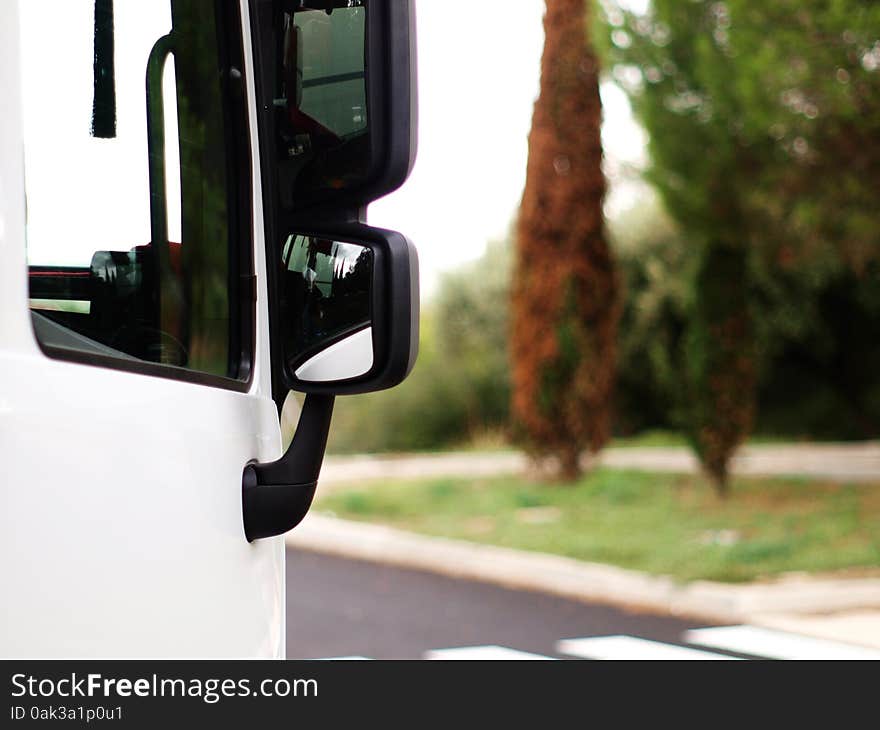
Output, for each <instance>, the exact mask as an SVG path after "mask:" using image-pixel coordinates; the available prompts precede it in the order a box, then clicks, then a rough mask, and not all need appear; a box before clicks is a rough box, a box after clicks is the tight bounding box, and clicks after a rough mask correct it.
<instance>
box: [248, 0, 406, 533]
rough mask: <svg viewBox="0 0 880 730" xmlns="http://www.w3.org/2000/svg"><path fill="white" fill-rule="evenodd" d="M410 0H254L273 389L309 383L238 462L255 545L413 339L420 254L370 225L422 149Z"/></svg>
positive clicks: (291, 523) (299, 502) (298, 507)
mask: <svg viewBox="0 0 880 730" xmlns="http://www.w3.org/2000/svg"><path fill="white" fill-rule="evenodd" d="M414 5H415V3H414V0H252V2H251V3H250V7H251V12H252V15H251V21H252V22H251V26H252V37H253V39H254V63H255V71H256V90H255V91H256V96H257V102H258V116H257V118H258V122H259V129H258V131H259V141H260V159H261V168H262V190H263V196H262V203H263V211H264V216H265V234H266V236H265V237H266V247H267V257H268V259H267V260H268V261H269V262H270V264H269V272H268V273H269V282H268V284H269V287H268V288H269V299H270V301H269V320H270V329H271V352H272V373H273V376H272V390H273V397H274V398H275V401H276V403H278V404H280V403H281V402H282V401H283V398H284V396H286V395H287V392H288V391H289V390H297V391H300V392H304V393H306V394H307V395H306V400H305V403H304V405H303V409H302V413H301V414H300V420H299V424H298V425H297V429H296V433H295V435H294V438H293V441H292V442H291V444H290V447H289V448H288V450H287V452H286V453H285V454H284V456H282V457H281V458H280V459H279V460H278V461H275V462H272V463H268V464H250V465H248V466H247V467H246V468H245V470H244V475H243V494H242V508H243V517H244V529H245V536H246V537H247V539H248V540H249V541H253V540H258V539H261V538H265V537H271V536H273V535H280V534H282V533H284V532H286V531H288V530H290V529H292V528H293V527H295V526H296V525H297V524H298V523H299V522H300V520H302V518H303V517H304V516H305V514H306V513H307V512H308V510H309V507H310V505H311V502H312V497H313V496H314V493H315V488H316V486H317V482H318V475H319V472H320V468H321V462H322V460H323V457H324V449H325V447H326V443H327V435H328V431H329V428H330V420H331V418H332V414H333V403H334V399H335V397H336V396H337V395H353V394H357V393H367V392H370V391H376V390H382V389H385V388H390V387H392V386H394V385H397V384H398V383H400V382H401V381H402V380H403V379H404V378H405V377H406V376H407V375H408V374H409V372H410V370H412V368H413V365H414V364H415V360H416V353H417V349H418V339H419V338H418V320H419V315H418V312H419V290H418V258H417V255H416V251H415V248H414V247H413V245H412V244H411V243H410V242H409V240H408V239H407V238H406V237H405V236H403V235H401V234H399V233H394V232H393V231H386V230H381V229H377V228H371V227H369V226H367V225H365V224H364V218H365V211H366V206H367V205H368V204H369V203H371V202H372V201H374V200H376V199H378V198H380V197H382V196H383V195H387V194H388V193H390V192H392V191H393V190H395V189H396V188H398V187H399V186H400V185H402V184H403V182H404V181H405V180H406V178H407V177H408V175H409V173H410V170H411V169H412V166H413V162H414V160H415V153H416V83H415V78H416V74H415V13H414Z"/></svg>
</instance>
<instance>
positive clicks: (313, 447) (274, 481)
mask: <svg viewBox="0 0 880 730" xmlns="http://www.w3.org/2000/svg"><path fill="white" fill-rule="evenodd" d="M334 400H335V397H334V396H332V395H315V394H310V395H307V396H306V400H305V403H304V404H303V409H302V413H300V417H299V423H298V424H297V427H296V433H295V434H294V437H293V441H292V442H291V443H290V447H289V448H288V449H287V451H286V452H285V454H284V456H282V457H281V458H280V459H279V460H278V461H273V462H271V463H269V464H249V465H248V466H246V467H245V469H244V475H243V477H242V509H243V512H244V532H245V537H247V541H248V542H253V541H254V540H261V539H263V538H266V537H274V536H276V535H283V534H284V533H285V532H287V531H288V530H292V529H293V528H294V527H296V526H297V525H298V524H299V523H300V522H301V521H302V519H303V517H305V516H306V513H307V512H308V511H309V507H311V505H312V499H313V498H314V496H315V488H316V487H317V486H318V475H319V474H320V472H321V462H322V461H323V459H324V450H325V449H326V447H327V435H328V433H329V431H330V420H331V417H332V415H333V402H334Z"/></svg>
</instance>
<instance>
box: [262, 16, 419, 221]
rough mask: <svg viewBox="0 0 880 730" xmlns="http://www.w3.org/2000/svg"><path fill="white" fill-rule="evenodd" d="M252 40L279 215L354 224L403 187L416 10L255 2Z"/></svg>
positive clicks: (412, 131) (412, 144)
mask: <svg viewBox="0 0 880 730" xmlns="http://www.w3.org/2000/svg"><path fill="white" fill-rule="evenodd" d="M254 30H255V37H256V39H257V43H256V44H255V50H256V56H257V58H256V61H257V68H258V89H257V93H258V97H259V99H260V113H261V117H262V119H261V137H262V138H263V139H262V142H263V144H262V146H263V159H264V165H268V166H269V167H270V169H271V172H272V181H271V182H272V187H273V189H274V190H275V192H276V204H277V206H278V210H279V213H281V214H282V215H284V214H293V215H297V214H305V215H307V216H308V217H310V218H324V217H326V216H327V215H328V214H329V215H333V214H334V213H338V212H339V211H345V212H346V216H347V217H348V218H349V220H352V219H355V218H357V217H358V212H359V211H360V210H361V209H362V208H364V207H365V206H366V205H368V204H369V203H370V202H372V201H373V200H376V199H378V198H380V197H382V196H383V195H387V194H388V193H390V192H392V191H394V190H396V189H397V188H398V187H400V186H401V185H402V184H403V182H404V181H405V180H406V178H407V177H408V175H409V173H410V171H411V170H412V167H413V164H414V161H415V156H416V148H417V91H416V74H415V67H416V54H415V9H414V0H352V2H349V0H344V1H343V0H311V1H310V0H256V2H255V4H254ZM334 43H335V46H334ZM330 46H332V47H334V48H335V47H339V46H344V47H347V46H353V47H355V48H356V50H357V52H353V53H349V54H347V56H346V58H344V59H338V58H330V59H328V58H327V54H326V48H327V47H330ZM361 49H362V53H361V52H360V51H361ZM341 55H342V54H340V56H341Z"/></svg>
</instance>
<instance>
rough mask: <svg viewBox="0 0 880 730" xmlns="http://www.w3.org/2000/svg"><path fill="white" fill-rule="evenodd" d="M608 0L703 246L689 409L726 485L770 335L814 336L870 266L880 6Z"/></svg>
mask: <svg viewBox="0 0 880 730" xmlns="http://www.w3.org/2000/svg"><path fill="white" fill-rule="evenodd" d="M602 4H603V6H604V7H605V10H606V18H607V20H608V26H607V27H606V28H605V30H604V32H602V33H600V34H599V37H600V39H605V40H604V50H605V51H606V53H607V54H608V57H609V60H610V61H611V63H612V64H614V67H615V76H616V78H617V79H618V81H619V82H620V83H621V85H622V86H623V87H624V89H625V90H626V91H627V92H628V93H629V96H630V99H631V101H632V103H633V107H634V109H635V111H636V114H637V115H638V117H639V118H640V119H641V121H642V122H643V124H644V125H645V127H646V128H647V130H648V131H649V133H650V137H651V141H650V154H651V160H652V167H651V169H650V171H649V173H648V176H649V178H650V180H651V181H652V182H653V183H654V184H655V185H656V186H657V188H658V190H659V191H660V193H661V195H662V197H663V200H664V203H665V205H666V207H667V208H668V210H669V211H670V213H671V214H672V216H673V218H674V219H675V220H676V221H677V222H678V223H679V225H680V226H681V229H682V231H683V232H684V235H685V236H686V237H687V238H688V241H689V243H690V244H691V246H692V247H693V248H694V249H695V255H696V257H697V259H698V260H699V264H698V266H697V270H698V272H699V273H698V274H697V277H696V279H695V286H694V294H695V298H694V301H693V306H692V308H691V312H692V316H691V317H690V318H689V319H690V322H689V329H690V332H689V334H688V336H687V350H686V352H687V372H688V374H689V376H690V377H689V384H690V388H691V390H690V394H689V405H690V408H689V412H690V419H689V422H690V427H691V428H690V430H691V434H692V437H693V439H694V443H695V446H696V448H697V451H698V453H699V454H700V456H701V458H702V459H703V463H704V465H705V466H706V467H707V468H708V470H709V471H710V473H712V474H713V476H715V478H716V480H717V482H718V483H719V484H723V482H724V478H725V475H726V466H725V465H726V462H727V460H728V459H729V457H730V455H731V454H732V453H733V450H734V449H735V448H736V446H737V445H738V443H739V442H740V441H741V440H742V439H743V438H744V437H745V436H746V435H747V433H748V430H749V428H750V423H751V415H752V413H753V411H754V401H755V393H756V388H755V385H756V383H757V382H758V376H759V368H760V363H759V362H758V361H757V360H756V358H755V355H756V354H757V353H759V352H760V351H761V350H764V353H763V354H764V358H765V361H767V360H769V359H771V358H772V357H773V356H774V349H776V351H777V353H778V347H779V344H778V343H779V340H778V339H776V340H775V339H774V338H772V337H770V336H769V335H770V333H771V332H773V331H774V330H776V331H778V329H779V328H780V327H781V326H785V327H788V329H789V334H790V336H792V337H798V336H800V337H805V336H806V333H807V332H808V331H810V329H811V319H810V317H811V314H814V313H815V312H816V310H817V309H818V308H820V306H821V305H820V302H821V300H822V298H823V296H824V293H825V292H826V291H827V289H828V288H829V286H832V285H834V283H835V282H837V281H839V280H840V279H841V277H844V278H845V277H847V276H850V275H852V276H855V277H857V278H860V279H864V278H865V277H869V276H871V275H872V271H873V268H874V267H873V266H872V261H873V260H874V259H876V257H877V234H876V231H877V223H878V220H877V213H876V210H877V207H878V206H877V205H876V191H877V190H878V189H880V145H878V143H877V139H878V138H880V93H878V91H880V86H878V84H880V74H878V68H880V5H877V4H874V3H863V2H860V1H859V0H797V1H795V0H779V1H778V2H773V3H761V2H757V1H756V0H726V1H725V2H716V1H706V0H692V1H689V2H680V1H679V0H654V1H653V2H652V4H651V6H650V8H649V11H648V13H647V14H645V15H638V14H634V13H631V12H626V11H625V10H624V9H623V8H622V7H621V5H620V4H618V3H616V2H613V1H612V0H606V1H603V3H602ZM609 41H610V42H609ZM731 276H735V277H736V278H735V279H734V280H731ZM756 292H758V293H759V295H758V296H756ZM758 306H760V313H761V316H760V317H755V316H754V314H755V311H756V307H758ZM737 308H738V309H737ZM794 308H798V309H799V313H800V314H799V313H798V312H793V311H791V310H792V309H794ZM786 310H788V311H787V312H786ZM780 314H783V317H782V318H781V319H780V318H776V319H774V316H776V315H780Z"/></svg>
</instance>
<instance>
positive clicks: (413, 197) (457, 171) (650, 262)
mask: <svg viewBox="0 0 880 730" xmlns="http://www.w3.org/2000/svg"><path fill="white" fill-rule="evenodd" d="M417 10H418V31H419V85H420V88H419V92H420V97H421V99H420V114H421V118H420V127H419V129H420V140H419V145H420V150H419V157H418V161H417V164H416V168H415V171H414V173H413V176H412V178H411V179H410V181H409V182H408V183H407V184H406V185H405V186H404V188H403V189H402V190H400V191H399V192H397V193H395V194H394V195H392V196H389V197H388V198H386V199H383V200H381V201H379V202H377V203H376V204H374V205H373V206H372V207H371V209H370V222H371V223H372V224H375V225H384V226H387V227H390V228H395V229H397V230H401V231H404V232H406V233H407V235H409V236H410V237H411V238H412V239H413V240H414V241H415V242H416V244H417V246H418V248H419V252H420V257H421V265H422V283H423V289H422V307H423V311H422V332H421V352H420V357H419V361H418V364H417V366H416V368H415V370H414V372H413V373H412V375H411V376H410V378H409V379H408V380H407V381H406V382H405V383H404V384H403V385H401V386H400V387H398V388H396V389H394V390H392V391H388V392H385V393H378V394H373V395H367V396H359V397H353V398H340V399H338V401H337V406H336V412H335V415H334V422H333V429H332V433H331V440H330V445H329V453H330V455H331V456H330V457H329V458H328V460H327V463H326V466H325V469H324V475H323V478H322V496H321V497H320V499H319V502H318V506H317V511H318V513H319V516H320V515H323V518H326V519H337V520H338V519H343V520H349V521H357V522H368V523H376V524H380V525H385V526H390V527H395V528H402V529H404V530H406V531H409V532H415V533H422V534H427V535H432V536H442V537H452V538H459V539H464V540H467V541H469V542H474V543H489V544H492V545H500V546H504V547H509V548H516V549H522V550H527V551H539V552H541V553H545V554H552V555H561V556H566V557H570V558H576V559H579V560H583V561H590V562H598V563H603V564H609V565H614V566H618V567H624V568H630V569H636V570H640V571H645V572H647V573H649V574H654V575H667V576H672V577H673V578H674V579H675V580H678V581H691V580H711V581H719V582H725V583H733V584H741V583H744V582H750V581H756V580H757V581H764V580H768V579H774V580H775V579H779V578H780V577H783V578H786V577H791V576H792V575H793V574H796V575H799V576H803V575H820V576H827V575H828V574H829V573H831V574H833V575H834V576H837V577H840V576H841V575H844V576H847V577H853V576H855V577H858V578H866V579H868V578H876V576H877V575H878V568H880V529H878V527H880V445H878V443H877V441H876V439H877V438H878V433H880V268H878V263H880V237H878V236H880V234H878V231H880V200H878V196H880V5H876V4H873V3H865V2H862V0H838V1H837V2H827V0H763V1H761V2H759V1H758V0H723V1H717V2H716V1H713V0H692V1H690V2H681V1H680V0H546V2H545V0H520V1H519V2H517V3H515V4H506V5H499V4H497V3H471V4H470V5H468V6H467V8H464V9H459V10H458V11H457V12H454V13H453V12H449V7H448V6H447V5H444V4H441V3H428V2H420V3H418V8H417ZM542 56H543V61H542ZM542 64H543V65H542ZM872 595H873V594H872ZM874 600H877V596H876V595H875V596H874V598H873V599H871V600H864V601H862V602H863V603H867V604H870V603H871V601H874ZM844 603H845V601H844ZM878 607H880V603H877V604H876V605H873V604H872V605H869V606H863V605H857V604H855V603H854V605H853V606H850V608H852V609H858V610H863V609H864V610H867V609H874V608H878ZM844 623H845V622H844ZM850 625H852V624H850ZM859 626H860V627H861V628H860V629H859V632H860V633H859V636H860V637H861V638H862V639H863V641H864V642H867V643H870V642H874V643H875V644H876V645H880V622H878V621H877V620H876V615H875V619H874V621H873V623H871V622H870V621H869V622H868V624H865V623H860V624H859ZM865 626H870V628H864V627H865ZM871 632H873V633H871ZM872 637H873V638H872ZM849 638H850V639H851V638H852V636H850V637H849Z"/></svg>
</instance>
